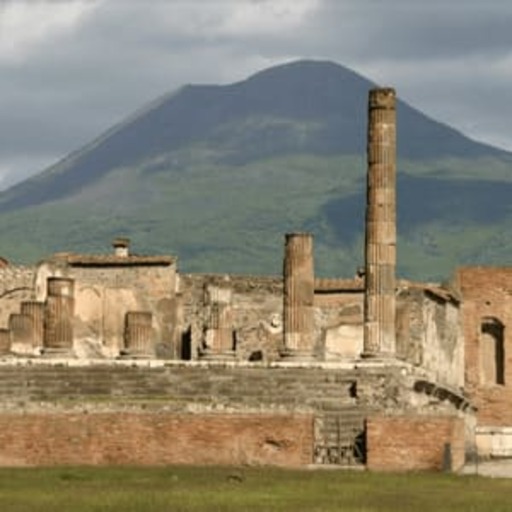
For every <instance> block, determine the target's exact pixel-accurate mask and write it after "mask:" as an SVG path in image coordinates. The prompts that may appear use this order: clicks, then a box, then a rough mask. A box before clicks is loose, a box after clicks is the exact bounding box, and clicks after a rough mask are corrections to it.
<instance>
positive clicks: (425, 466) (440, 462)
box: [366, 415, 465, 471]
mask: <svg viewBox="0 0 512 512" xmlns="http://www.w3.org/2000/svg"><path fill="white" fill-rule="evenodd" d="M366 429H367V430H366V432H367V467H368V469H371V470H376V471H399V470H401V471H411V470H441V469H450V466H451V469H452V470H454V471H457V470H460V469H461V468H462V466H463V465H464V452H465V425H464V420H463V419H462V418H458V417H455V416H445V417H443V416H424V417H421V416H407V415H406V416H374V417H370V418H369V419H368V420H367V426H366ZM447 445H449V452H450V454H451V457H448V454H447V451H446V450H447ZM450 459H451V460H450ZM445 465H446V467H444V466H445Z"/></svg>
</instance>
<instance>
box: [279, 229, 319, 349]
mask: <svg viewBox="0 0 512 512" xmlns="http://www.w3.org/2000/svg"><path fill="white" fill-rule="evenodd" d="M283 274H284V275H283V277H284V303H283V313H284V329H283V330H284V351H283V352H282V356H283V357H292V358H299V359H312V358H313V352H314V346H315V316H314V308H313V303H314V296H315V272H314V265H313V237H312V235H311V234H309V233H288V234H287V235H286V237H285V249H284V265H283Z"/></svg>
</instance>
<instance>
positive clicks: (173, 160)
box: [0, 60, 512, 277]
mask: <svg viewBox="0 0 512 512" xmlns="http://www.w3.org/2000/svg"><path fill="white" fill-rule="evenodd" d="M375 86H376V84H375V83H374V82H372V81H370V80H368V79H366V78H364V77H363V76H361V75H359V74H357V73H356V72H354V71H352V70H349V69H348V68H345V67H343V66H341V65H339V64H335V63H332V62H329V61H310V60H307V61H296V62H291V63H287V64H284V65H281V66H274V67H272V68H269V69H266V70H262V71H260V72H258V73H256V74H254V75H252V76H251V77H249V78H247V79H245V80H242V81H239V82H236V83H233V84H228V85H186V86H183V87H180V88H179V89H177V90H176V91H173V92H171V93H169V94H166V95H163V96H161V97H160V98H157V99H156V100H155V101H153V102H151V103H150V104H148V105H146V106H145V107H143V108H142V109H139V110H137V111H136V112H135V113H134V114H132V115H131V116H129V117H128V118H126V119H125V120H122V121H121V122H120V123H118V124H116V125H115V126H114V127H112V128H111V129H110V130H107V131H106V132H104V133H103V134H102V135H100V136H99V137H97V138H96V139H94V140H93V141H92V142H91V143H90V144H88V145H86V146H85V147H83V148H80V149H79V150H77V151H75V152H74V153H72V154H70V155H68V156H67V157H65V158H64V159H62V160H60V161H59V162H57V164H55V165H54V166H51V167H50V168H49V169H47V170H46V171H43V173H41V174H39V175H37V176H35V177H33V178H31V179H29V180H26V181H25V182H22V183H20V184H18V185H15V186H14V187H12V188H11V189H8V190H7V191H4V192H3V193H0V236H2V240H8V241H9V242H8V243H7V245H5V247H7V253H8V254H10V255H14V256H15V257H17V258H19V257H20V256H22V255H25V254H30V255H31V256H32V257H33V255H36V254H37V257H40V255H42V254H44V252H46V251H54V250H60V249H63V245H64V246H66V248H68V245H69V244H70V243H71V242H74V243H75V246H74V247H69V249H71V250H74V249H79V250H84V251H87V250H90V249H92V248H95V247H97V241H98V240H99V239H103V240H104V239H105V238H106V237H107V236H115V235H116V234H119V232H123V233H124V234H127V235H130V236H132V238H134V240H135V241H137V240H138V241H140V243H142V244H143V246H144V247H147V249H148V250H153V248H154V249H155V250H159V251H165V252H176V253H178V254H179V255H180V256H182V260H183V261H184V262H185V263H184V265H185V267H186V268H190V269H192V270H194V271H197V270H199V271H210V270H211V271H222V272H226V271H230V269H236V271H238V272H240V271H241V272H248V273H252V272H253V271H254V269H257V271H258V272H260V271H261V272H263V273H267V272H269V271H271V273H275V271H276V270H277V271H278V265H279V264H278V263H276V262H277V261H278V258H277V257H276V255H275V253H273V256H272V261H273V262H274V263H272V265H270V263H268V261H270V260H269V257H268V256H266V255H265V253H264V251H269V250H270V245H269V244H267V243H262V242H261V241H258V240H257V239H258V238H259V239H262V238H265V237H266V238H268V240H273V243H275V244H279V243H280V242H279V236H282V233H283V232H285V231H290V230H303V229H306V228H308V229H311V230H312V231H313V232H314V234H315V240H317V242H316V243H317V250H318V254H319V267H320V270H321V269H322V268H323V269H324V272H327V273H329V272H333V271H336V273H339V272H340V271H339V270H338V269H342V271H343V272H344V273H351V272H352V271H350V272H348V271H346V270H344V269H345V268H346V267H347V266H348V264H349V263H350V261H353V260H354V259H356V258H360V255H361V235H362V229H363V224H364V223H363V219H362V216H363V215H364V180H365V163H364V153H365V146H366V115H367V114H366V108H367V107H366V101H367V94H368V90H369V89H370V88H373V87H375ZM397 117H398V157H399V160H398V168H399V191H400V195H399V226H400V227H401V231H402V234H403V235H404V237H405V240H404V241H402V242H401V245H400V247H404V251H403V253H402V255H401V259H402V262H403V268H404V269H406V271H407V272H411V273H412V274H413V275H418V276H422V275H423V274H425V276H426V277H430V276H432V275H434V274H435V275H437V271H436V270H435V269H436V265H438V267H439V274H446V272H447V271H449V268H451V267H452V266H453V265H454V263H455V256H456V255H457V254H460V255H462V257H461V259H462V260H463V261H461V262H465V260H467V259H468V258H469V259H470V258H471V257H470V256H467V257H466V256H464V255H470V254H473V253H475V251H477V248H474V249H471V247H472V243H473V242H472V241H471V238H472V237H476V235H471V234H470V233H471V231H474V230H475V229H479V228H482V229H483V231H484V232H486V233H488V237H489V240H491V239H492V240H496V235H495V233H494V231H492V230H493V229H495V228H496V227H497V226H501V228H503V226H508V223H509V222H510V219H509V211H508V207H507V206H506V205H504V203H503V197H502V196H503V195H502V194H501V193H499V192H500V185H499V184H502V185H506V184H507V183H509V182H510V171H511V170H512V153H509V152H507V151H504V150H500V149H499V148H495V147H493V146H490V145H487V144H483V143H480V142H475V141H473V140H471V139H469V138H468V137H465V136H464V135H463V134H462V133H460V132H459V131H457V130H455V129H453V128H451V127H449V126H447V125H445V124H444V123H439V122H438V121H436V120H434V119H431V118H429V117H428V116H425V115H424V114H422V113H420V112H419V111H418V110H417V109H414V108H413V107H411V106H409V105H408V104H407V103H404V102H403V101H401V100H398V101H397ZM484 171H485V172H484ZM408 176H409V177H410V178H408ZM467 180H470V181H471V180H473V181H474V182H475V183H476V182H477V181H479V180H480V181H481V182H482V183H481V190H482V191H483V193H482V194H480V195H479V193H478V185H475V184H473V185H472V184H468V183H466V182H467ZM487 182H489V183H490V184H487ZM457 183H458V185H457ZM493 183H494V184H496V183H497V184H498V186H497V188H496V187H495V186H494V185H493ZM437 186H439V187H443V190H444V191H445V192H446V191H449V192H446V193H443V194H436V193H435V190H436V187H437ZM502 189H503V190H505V189H506V190H508V188H503V187H502ZM422 190H423V191H428V194H422ZM450 194H453V195H455V194H462V196H463V197H462V199H461V203H460V204H461V205H463V206H460V207H459V210H457V215H454V213H453V212H452V213H450V208H452V207H453V205H454V204H455V203H456V202H454V201H450ZM427 196H428V203H425V204H424V205H423V206H422V203H421V201H426V200H427ZM436 196H439V197H436ZM480 196H481V197H480ZM491 196H494V197H495V198H498V197H499V201H493V199H492V197H491ZM400 197H402V203H401V202H400V201H401V200H400ZM411 198H414V199H411ZM494 203H495V204H494ZM401 205H402V206H401ZM436 205H439V208H438V209H437V210H436V208H437V206H436ZM486 209H489V211H491V212H493V215H494V217H493V219H494V220H493V222H494V223H495V225H493V224H492V223H491V224H489V222H487V220H486V218H484V217H485V216H482V215H480V216H478V215H476V216H475V215H473V214H472V211H473V210H474V211H478V212H483V211H486ZM462 212H464V213H463V214H462ZM420 213H421V214H420ZM423 213H425V214H424V215H423ZM337 215H342V216H345V217H346V218H342V217H337ZM231 217H232V218H231ZM455 217H456V218H457V219H459V218H460V219H461V220H460V222H462V226H463V229H462V230H461V231H462V232H464V233H466V235H467V238H468V239H467V240H466V239H464V240H462V239H461V240H459V238H460V237H459V238H457V236H458V235H457V236H455V237H453V236H452V239H454V238H457V239H458V240H459V242H458V243H459V246H457V247H453V244H452V239H448V247H447V248H446V250H443V249H442V247H441V244H446V243H447V242H446V241H444V239H445V238H446V236H445V231H446V229H445V230H444V231H443V229H442V226H443V224H444V225H445V226H449V224H450V218H455ZM41 219H47V222H42V220H41ZM413 220H414V222H413ZM64 221H69V222H70V223H71V222H74V223H75V226H76V227H77V229H78V226H80V228H79V229H80V232H78V233H76V232H73V226H72V225H67V224H66V222H64ZM30 223H33V224H36V225H38V226H39V228H38V229H39V231H40V232H38V233H35V234H34V235H33V237H32V238H33V239H31V240H23V239H22V238H21V237H20V233H19V231H20V230H22V231H23V230H26V229H27V227H28V226H29V224H30ZM47 224H48V225H47ZM348 224H351V225H352V226H353V227H352V228H350V229H349V231H347V226H348ZM51 226H53V229H51ZM205 226H208V229H207V230H206V229H205ZM424 231H425V232H426V234H425V235H421V233H423V232H424ZM491 231H492V233H491ZM349 232H350V233H351V234H350V236H348V234H349ZM93 233H94V234H95V235H94V237H93V238H94V240H92V239H91V237H92V234H93ZM345 236H346V238H343V237H345ZM416 239H418V240H419V242H418V241H416V242H415V240H416ZM424 239H428V240H430V239H435V240H436V242H435V243H433V242H429V243H428V244H427V248H428V250H429V251H430V252H431V253H432V247H434V246H436V247H437V249H436V251H437V252H436V251H434V252H433V253H432V254H430V253H429V254H427V253H425V254H423V253H422V252H421V247H422V243H423V242H422V240H424ZM107 242H108V240H107ZM403 242H405V243H403ZM478 243H479V244H481V243H482V240H481V237H479V239H478ZM493 243H494V245H496V243H495V242H493ZM16 244H17V245H18V248H16V247H15V246H16ZM3 245H4V244H3ZM500 247H501V246H500ZM507 247H508V245H507V246H506V247H505V248H502V249H499V251H498V252H499V254H501V253H502V252H504V251H505V250H507ZM272 250H274V249H272ZM275 250H277V251H278V252H279V247H276V248H275ZM2 251H5V249H4V247H2ZM453 251H455V252H456V254H455V255H450V254H448V253H449V252H453ZM500 251H501V252H500ZM217 252H219V253H220V254H221V255H222V256H219V255H218V254H217ZM418 253H419V254H420V255H421V258H420V259H419V260H418V263H417V264H415V263H414V262H412V261H411V258H412V259H418ZM228 254H229V255H232V258H233V264H232V265H230V264H229V261H228V258H227V257H226V255H228ZM500 257H501V256H498V253H492V254H491V258H490V259H491V260H493V261H494V260H496V259H498V260H499V258H500ZM477 259H478V258H477ZM427 260H428V264H427ZM187 261H188V263H186V262H187ZM237 261H238V263H236V262H237ZM266 261H267V263H265V262H266ZM475 261H476V260H475ZM261 262H263V264H260V263H261ZM358 263H359V262H358ZM187 265H189V266H187ZM422 265H423V267H424V269H427V268H428V271H426V272H423V269H422V268H421V266H422ZM355 266H356V265H355V264H354V268H355Z"/></svg>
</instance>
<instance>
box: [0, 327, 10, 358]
mask: <svg viewBox="0 0 512 512" xmlns="http://www.w3.org/2000/svg"><path fill="white" fill-rule="evenodd" d="M10 353H11V332H10V331H9V329H0V355H2V356H4V355H8V354H10Z"/></svg>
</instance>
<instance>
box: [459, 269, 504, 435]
mask: <svg viewBox="0 0 512 512" xmlns="http://www.w3.org/2000/svg"><path fill="white" fill-rule="evenodd" d="M457 283H458V286H459V288H460V291H461V295H462V319H463V333H464V340H465V375H466V390H467V393H468V395H469V397H470V399H471V400H472V402H473V403H474V404H475V406H476V407H477V410H478V412H477V419H478V424H479V425H491V426H511V425H512V407H510V404H511V403H512V267H463V268H460V269H459V270H458V272H457ZM486 318H487V319H495V320H496V321H497V322H499V323H500V324H502V325H503V342H504V355H505V358H504V383H503V384H498V383H492V382H489V381H488V380H487V381H486V380H485V378H484V375H483V363H482V350H481V343H482V333H481V329H482V321H483V320H484V319H486Z"/></svg>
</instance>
